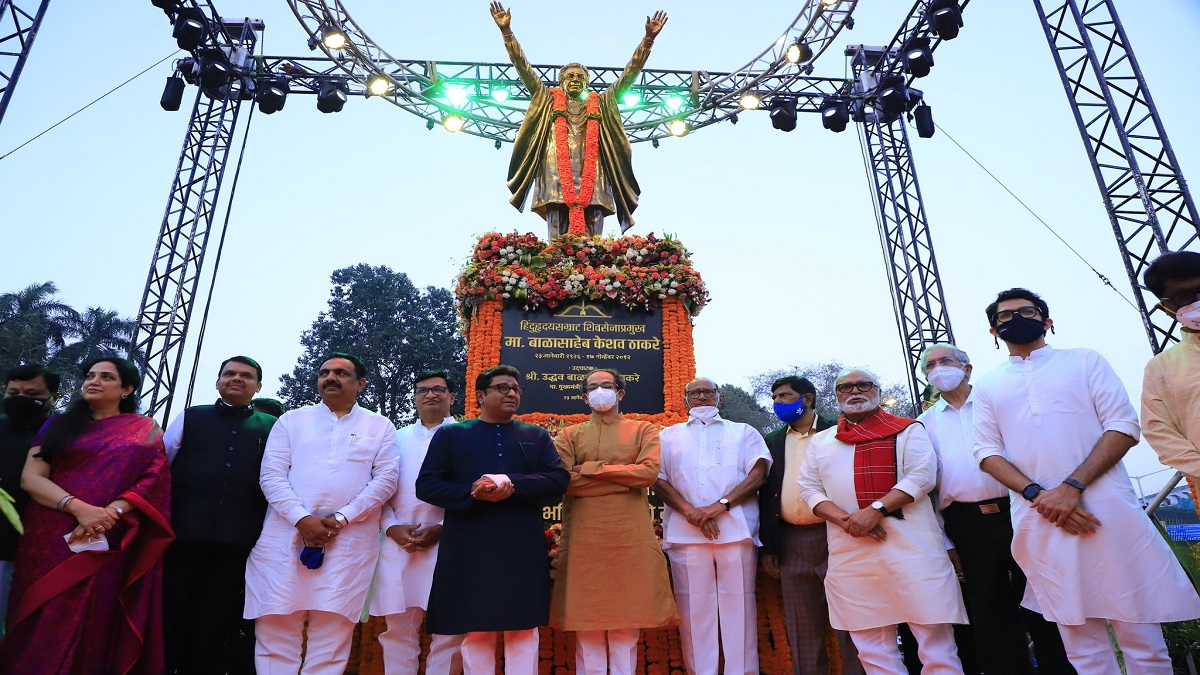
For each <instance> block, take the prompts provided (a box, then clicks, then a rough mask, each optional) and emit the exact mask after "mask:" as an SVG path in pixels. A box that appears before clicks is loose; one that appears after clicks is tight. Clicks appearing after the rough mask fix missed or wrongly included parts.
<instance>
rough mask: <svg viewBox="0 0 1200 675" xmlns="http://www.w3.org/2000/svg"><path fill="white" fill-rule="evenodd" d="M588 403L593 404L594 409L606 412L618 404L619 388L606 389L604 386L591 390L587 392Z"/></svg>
mask: <svg viewBox="0 0 1200 675" xmlns="http://www.w3.org/2000/svg"><path fill="white" fill-rule="evenodd" d="M587 402H588V405H590V406H592V410H597V411H599V412H604V411H606V410H611V409H612V407H613V406H614V405H616V404H617V390H616V389H605V388H603V387H601V388H599V389H596V390H593V391H589V392H588V393H587Z"/></svg>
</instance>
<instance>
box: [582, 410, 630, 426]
mask: <svg viewBox="0 0 1200 675" xmlns="http://www.w3.org/2000/svg"><path fill="white" fill-rule="evenodd" d="M588 419H589V421H591V423H592V424H619V423H621V422H622V421H624V420H625V417H624V416H623V415H621V413H617V414H616V415H613V416H612V417H605V416H604V415H601V414H600V413H598V412H596V411H594V410H593V411H592V414H591V417H589V418H588Z"/></svg>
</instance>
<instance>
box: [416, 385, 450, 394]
mask: <svg viewBox="0 0 1200 675" xmlns="http://www.w3.org/2000/svg"><path fill="white" fill-rule="evenodd" d="M448 391H450V389H448V388H447V387H442V386H437V387H417V390H416V394H417V396H428V395H430V394H433V395H434V396H441V395H442V394H445V393H446V392H448Z"/></svg>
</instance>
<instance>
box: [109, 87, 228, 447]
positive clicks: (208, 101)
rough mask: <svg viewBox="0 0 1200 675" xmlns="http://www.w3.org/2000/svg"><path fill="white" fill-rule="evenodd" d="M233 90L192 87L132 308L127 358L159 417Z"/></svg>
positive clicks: (169, 390) (171, 386) (196, 273)
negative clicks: (142, 286) (163, 206)
mask: <svg viewBox="0 0 1200 675" xmlns="http://www.w3.org/2000/svg"><path fill="white" fill-rule="evenodd" d="M239 94H240V91H239V89H238V87H237V86H236V85H235V86H232V87H231V88H230V91H229V94H228V96H227V97H225V98H224V99H212V98H209V97H208V96H206V95H205V94H204V93H202V92H197V94H196V103H195V105H194V106H193V108H192V117H191V120H190V121H189V122H188V131H187V137H186V138H185V139H184V143H183V152H182V153H181V154H180V156H179V166H178V167H177V169H176V171H175V181H174V183H173V184H172V186H171V193H170V196H169V197H168V199H167V210H166V213H165V214H164V216H163V221H162V227H161V229H160V230H159V234H158V244H157V245H156V246H155V247H154V257H153V259H152V260H151V263H150V274H149V276H148V277H147V279H146V291H145V293H144V294H143V296H142V305H141V308H140V309H139V310H138V320H137V332H136V333H135V334H134V337H133V342H132V345H131V349H130V358H132V359H134V360H136V361H138V362H139V364H141V365H142V368H143V373H142V375H143V381H142V397H143V402H144V404H145V405H146V410H145V413H146V414H147V415H154V416H158V415H159V414H160V413H161V416H160V418H159V419H160V421H161V422H162V423H163V424H166V422H167V419H168V417H169V415H170V413H171V400H172V396H173V394H174V392H175V387H176V381H177V378H178V376H179V367H180V363H181V362H182V359H183V348H184V342H185V341H186V339H187V331H188V325H189V323H190V321H191V316H192V307H193V305H194V304H195V302H196V291H197V288H198V285H199V283H200V271H201V269H202V267H203V265H204V251H205V245H206V244H207V242H208V235H209V232H210V231H211V230H212V226H213V221H214V219H215V215H216V207H217V199H218V197H219V195H220V192H221V181H222V178H223V177H224V173H225V163H226V160H227V159H228V157H229V150H230V147H231V146H232V142H233V135H234V128H235V126H236V124H237V118H238V112H239V111H240V109H241V100H240V96H239Z"/></svg>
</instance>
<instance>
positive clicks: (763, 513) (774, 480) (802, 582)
mask: <svg viewBox="0 0 1200 675" xmlns="http://www.w3.org/2000/svg"><path fill="white" fill-rule="evenodd" d="M771 398H772V399H773V400H774V401H775V416H776V417H778V418H779V419H780V421H782V422H784V424H785V426H783V427H782V428H780V429H777V430H775V431H773V432H771V433H770V434H768V435H767V437H766V441H767V448H768V449H769V450H770V451H771V458H772V460H773V462H774V463H773V464H772V465H771V473H770V474H768V476H767V482H766V484H765V485H763V486H762V488H761V489H760V490H759V492H758V503H759V518H760V526H759V537H760V538H761V539H762V549H761V550H760V553H761V560H762V566H763V570H764V571H765V572H766V573H767V574H769V575H770V576H771V577H773V578H776V579H779V582H780V585H781V586H782V588H783V613H784V618H785V619H786V621H787V632H788V642H789V643H790V644H791V648H792V672H793V674H794V675H825V673H827V672H828V671H829V655H828V653H827V652H826V647H825V634H826V632H827V631H828V629H829V606H828V604H827V602H826V600H825V569H826V566H827V564H828V561H829V548H828V544H827V540H826V533H825V521H823V520H821V519H820V518H819V517H817V516H815V515H813V512H812V510H810V509H809V508H808V506H807V505H806V504H805V503H804V500H802V499H801V498H800V486H799V483H798V482H797V478H798V476H799V472H800V464H802V463H803V462H804V455H805V452H806V451H807V449H808V440H809V438H811V437H812V435H813V434H815V433H817V432H818V431H823V430H825V429H828V428H829V427H832V426H834V425H835V424H836V421H835V420H831V419H827V418H824V417H821V416H819V415H817V411H816V409H815V407H814V406H815V405H816V400H817V390H816V388H815V387H813V384H812V382H809V381H808V380H807V379H805V378H803V377H796V376H794V375H793V376H788V377H782V378H780V379H778V380H776V381H775V383H774V384H772V385H771ZM838 646H839V648H840V652H841V659H842V673H843V675H860V674H861V673H862V672H863V668H862V664H861V663H859V661H858V651H857V650H856V649H855V648H854V643H853V642H851V640H850V636H849V634H847V633H845V632H844V631H838Z"/></svg>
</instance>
